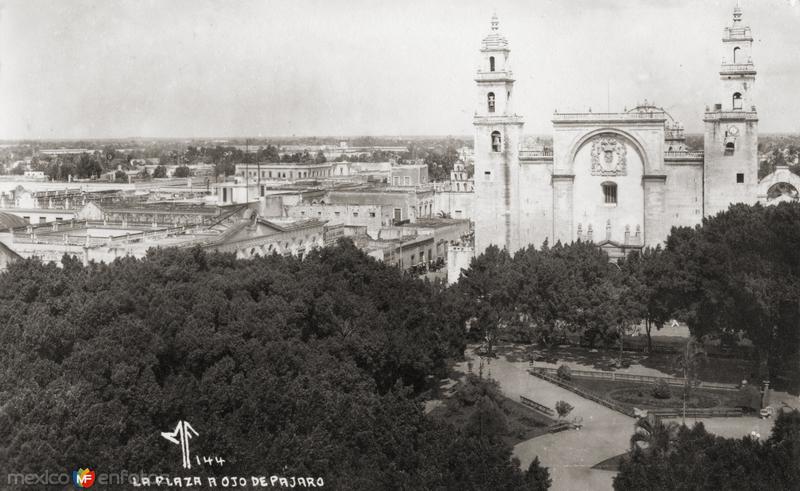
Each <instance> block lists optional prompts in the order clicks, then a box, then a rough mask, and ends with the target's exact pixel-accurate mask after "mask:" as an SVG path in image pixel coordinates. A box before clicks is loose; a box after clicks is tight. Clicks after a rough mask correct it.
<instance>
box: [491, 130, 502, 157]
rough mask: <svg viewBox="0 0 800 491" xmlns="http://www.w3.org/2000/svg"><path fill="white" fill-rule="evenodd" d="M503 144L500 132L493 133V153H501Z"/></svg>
mask: <svg viewBox="0 0 800 491" xmlns="http://www.w3.org/2000/svg"><path fill="white" fill-rule="evenodd" d="M501 143H502V142H501V139H500V132H499V131H492V152H499V151H500V144H501Z"/></svg>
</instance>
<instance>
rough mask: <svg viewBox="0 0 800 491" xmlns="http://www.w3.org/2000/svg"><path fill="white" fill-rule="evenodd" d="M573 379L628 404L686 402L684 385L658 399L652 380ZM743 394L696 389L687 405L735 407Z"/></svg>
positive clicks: (665, 405) (654, 406) (657, 406)
mask: <svg viewBox="0 0 800 491" xmlns="http://www.w3.org/2000/svg"><path fill="white" fill-rule="evenodd" d="M570 383H572V384H573V385H576V386H577V387H579V388H581V389H583V390H585V391H587V392H591V393H593V394H596V395H598V396H600V397H602V398H604V399H606V400H610V401H614V402H616V403H618V404H621V405H623V406H626V407H628V408H634V407H637V408H639V409H665V408H681V407H682V406H683V398H682V394H683V388H682V387H675V386H671V387H670V391H671V392H672V396H671V397H670V398H669V399H658V398H656V397H653V395H652V394H651V391H652V389H653V386H652V385H651V384H636V383H631V382H617V381H612V380H594V379H586V378H577V377H573V378H572V380H571V381H570ZM740 398H741V396H740V394H739V392H738V391H728V390H708V389H692V391H691V395H690V397H689V399H687V401H686V407H688V408H703V409H711V408H723V407H725V408H731V407H736V406H737V405H738V403H739V401H740Z"/></svg>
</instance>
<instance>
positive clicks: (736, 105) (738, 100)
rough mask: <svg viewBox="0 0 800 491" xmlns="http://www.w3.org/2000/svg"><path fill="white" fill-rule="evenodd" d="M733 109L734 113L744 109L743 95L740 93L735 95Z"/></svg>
mask: <svg viewBox="0 0 800 491" xmlns="http://www.w3.org/2000/svg"><path fill="white" fill-rule="evenodd" d="M733 109H734V111H737V110H741V109H742V94H741V93H739V92H734V93H733Z"/></svg>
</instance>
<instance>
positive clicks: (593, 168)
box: [473, 6, 797, 257]
mask: <svg viewBox="0 0 800 491" xmlns="http://www.w3.org/2000/svg"><path fill="white" fill-rule="evenodd" d="M752 44H753V37H752V34H751V31H750V28H749V27H747V26H745V25H744V24H743V23H742V12H741V9H740V8H739V7H738V6H737V7H736V8H735V9H734V13H733V20H732V24H731V25H730V26H729V27H726V28H725V30H724V35H723V38H722V49H723V51H724V57H723V62H722V65H721V66H720V70H719V87H720V93H719V94H718V100H720V101H722V102H719V103H716V104H714V105H712V106H708V107H707V108H706V112H705V116H704V118H703V121H704V125H705V134H704V136H705V140H704V149H703V151H702V152H692V151H689V150H688V149H687V146H686V141H685V137H684V129H683V127H682V126H681V124H680V123H678V122H677V121H675V120H674V119H673V118H672V117H671V116H670V115H669V114H668V113H667V111H665V110H664V109H662V108H659V107H656V106H655V105H653V104H650V103H647V102H646V101H645V102H644V103H641V104H637V105H636V107H634V108H633V109H630V110H625V111H623V112H620V113H592V112H588V113H555V114H554V115H553V120H552V122H553V146H552V148H551V149H549V148H536V149H526V148H524V146H522V130H523V124H524V123H523V118H522V117H521V116H519V115H517V114H516V113H515V112H514V110H513V101H514V76H513V73H512V72H511V71H510V70H509V69H508V59H509V55H510V49H509V44H508V41H507V40H506V38H505V37H503V35H502V34H500V31H499V27H498V21H497V18H496V17H493V19H492V25H491V32H490V33H489V35H488V36H486V38H484V40H483V42H482V47H481V60H482V61H481V66H480V68H479V69H478V72H477V75H476V78H475V81H476V84H477V89H478V90H477V92H478V94H477V105H476V106H477V109H476V111H475V117H474V121H473V123H474V126H475V142H474V152H475V154H474V159H475V176H474V189H475V203H474V210H473V219H474V221H475V253H476V254H480V253H481V252H483V251H484V250H485V249H486V247H488V246H489V245H490V244H495V245H497V246H499V247H501V248H502V247H505V248H508V249H509V250H510V251H512V252H513V251H516V250H518V249H520V248H523V247H526V246H529V245H533V246H535V247H539V246H541V244H542V243H543V242H544V241H545V240H547V241H549V242H550V243H551V244H553V243H555V242H556V241H561V242H572V241H575V240H589V241H593V242H595V243H596V244H598V245H599V246H600V247H603V248H605V249H606V250H607V251H608V252H609V254H610V255H611V256H612V257H613V256H615V255H621V254H624V253H625V252H627V251H629V250H632V249H639V248H642V247H645V246H655V245H657V244H660V243H663V241H664V240H665V239H666V238H667V235H668V234H669V232H670V229H671V228H672V227H673V226H693V225H696V224H699V223H700V222H701V221H702V219H703V217H704V216H710V215H714V214H716V213H718V212H719V211H722V210H725V209H727V207H728V206H729V205H730V204H731V203H740V202H743V203H755V202H756V201H758V200H759V198H760V197H763V196H764V195H765V194H766V193H767V192H768V190H765V189H762V188H763V186H764V184H763V183H759V180H758V153H757V150H758V114H757V112H756V108H755V105H754V101H753V98H752V90H753V84H754V82H755V77H756V70H755V66H754V64H753V61H752V58H751V48H752ZM795 177H796V176H795ZM768 178H770V176H767V178H765V179H767V180H769V179H768ZM772 180H775V177H774V176H773V177H772ZM762 181H763V180H762ZM765 182H766V181H765ZM793 185H794V186H796V185H797V183H794V184H793ZM795 196H796V190H795Z"/></svg>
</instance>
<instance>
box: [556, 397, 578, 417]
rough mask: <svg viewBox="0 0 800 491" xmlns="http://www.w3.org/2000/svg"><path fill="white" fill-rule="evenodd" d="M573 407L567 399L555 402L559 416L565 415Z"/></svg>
mask: <svg viewBox="0 0 800 491" xmlns="http://www.w3.org/2000/svg"><path fill="white" fill-rule="evenodd" d="M573 409H575V408H574V407H572V405H571V404H570V403H568V402H567V401H558V402H557V403H556V412H557V413H558V417H559V418H564V417H566V416H567V415H568V414H569V413H570V412H572V410H573Z"/></svg>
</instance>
